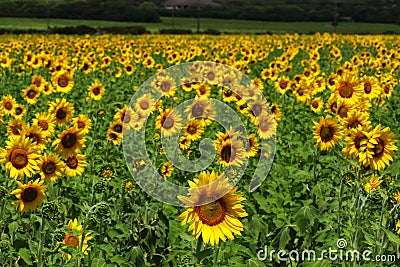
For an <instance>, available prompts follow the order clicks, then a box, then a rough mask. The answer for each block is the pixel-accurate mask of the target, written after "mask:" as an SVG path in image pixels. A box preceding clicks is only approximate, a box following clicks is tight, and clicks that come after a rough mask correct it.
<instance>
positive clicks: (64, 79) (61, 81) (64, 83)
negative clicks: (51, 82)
mask: <svg viewBox="0 0 400 267" xmlns="http://www.w3.org/2000/svg"><path fill="white" fill-rule="evenodd" d="M57 84H58V86H60V87H67V86H68V78H67V77H65V76H64V75H62V76H61V77H59V78H58V80H57Z"/></svg>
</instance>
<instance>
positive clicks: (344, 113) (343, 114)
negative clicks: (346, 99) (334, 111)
mask: <svg viewBox="0 0 400 267" xmlns="http://www.w3.org/2000/svg"><path fill="white" fill-rule="evenodd" d="M338 114H339V116H340V117H342V118H346V117H347V109H346V108H345V107H340V108H339V110H338Z"/></svg>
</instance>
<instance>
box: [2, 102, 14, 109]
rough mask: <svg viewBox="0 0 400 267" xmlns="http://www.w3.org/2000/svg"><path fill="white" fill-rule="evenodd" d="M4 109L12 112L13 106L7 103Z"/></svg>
mask: <svg viewBox="0 0 400 267" xmlns="http://www.w3.org/2000/svg"><path fill="white" fill-rule="evenodd" d="M4 108H5V109H7V110H12V108H13V104H12V103H11V102H7V103H5V104H4Z"/></svg>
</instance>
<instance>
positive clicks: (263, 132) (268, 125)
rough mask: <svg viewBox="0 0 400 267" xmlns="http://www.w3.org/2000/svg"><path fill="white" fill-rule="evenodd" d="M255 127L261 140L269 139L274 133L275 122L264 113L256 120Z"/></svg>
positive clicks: (270, 116)
mask: <svg viewBox="0 0 400 267" xmlns="http://www.w3.org/2000/svg"><path fill="white" fill-rule="evenodd" d="M255 125H256V127H257V130H258V136H259V137H260V138H261V139H269V138H271V137H272V136H274V135H275V133H276V127H277V125H276V121H275V119H274V117H273V116H272V115H270V114H268V113H264V114H263V115H262V116H260V117H258V118H257V121H256V122H255Z"/></svg>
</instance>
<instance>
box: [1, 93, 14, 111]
mask: <svg viewBox="0 0 400 267" xmlns="http://www.w3.org/2000/svg"><path fill="white" fill-rule="evenodd" d="M16 104H17V101H16V100H15V99H14V97H12V96H11V95H5V96H3V97H2V98H1V107H2V109H3V111H4V114H5V115H13V114H14V107H15V105H16Z"/></svg>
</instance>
